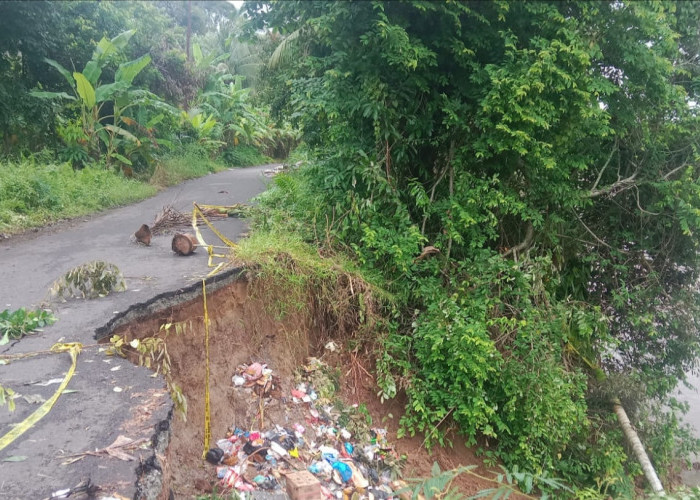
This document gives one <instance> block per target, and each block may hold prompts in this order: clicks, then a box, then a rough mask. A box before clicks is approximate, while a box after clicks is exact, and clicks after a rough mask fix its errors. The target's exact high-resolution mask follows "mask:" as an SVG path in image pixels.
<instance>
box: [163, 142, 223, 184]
mask: <svg viewBox="0 0 700 500" xmlns="http://www.w3.org/2000/svg"><path fill="white" fill-rule="evenodd" d="M225 168H226V167H225V166H224V165H222V164H221V163H220V162H218V161H216V160H212V159H211V158H210V157H209V153H208V152H207V151H206V150H205V149H203V148H201V147H199V146H197V145H187V146H183V147H182V148H180V149H178V150H176V151H174V152H172V153H170V154H168V155H167V156H165V157H163V159H162V160H161V161H159V162H158V164H157V165H156V167H155V170H154V171H153V175H152V176H151V179H150V183H151V184H152V185H154V186H157V187H162V188H164V187H169V186H174V185H176V184H179V183H180V182H182V181H185V180H188V179H195V178H197V177H204V176H205V175H208V174H211V173H214V172H221V171H222V170H224V169H225Z"/></svg>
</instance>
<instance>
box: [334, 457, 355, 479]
mask: <svg viewBox="0 0 700 500" xmlns="http://www.w3.org/2000/svg"><path fill="white" fill-rule="evenodd" d="M333 470H335V471H337V472H338V474H339V475H340V479H342V481H343V482H344V483H347V482H348V481H350V479H352V469H351V468H350V466H349V465H348V464H346V463H345V462H335V463H333ZM335 478H336V476H335V475H334V477H333V479H334V480H335ZM336 482H338V481H336Z"/></svg>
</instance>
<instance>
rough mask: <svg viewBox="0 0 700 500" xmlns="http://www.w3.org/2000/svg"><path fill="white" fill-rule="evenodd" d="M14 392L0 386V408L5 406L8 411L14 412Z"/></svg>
mask: <svg viewBox="0 0 700 500" xmlns="http://www.w3.org/2000/svg"><path fill="white" fill-rule="evenodd" d="M14 395H15V391H13V390H12V389H10V388H9V387H3V386H2V385H0V406H5V405H7V409H8V410H9V411H15V401H14Z"/></svg>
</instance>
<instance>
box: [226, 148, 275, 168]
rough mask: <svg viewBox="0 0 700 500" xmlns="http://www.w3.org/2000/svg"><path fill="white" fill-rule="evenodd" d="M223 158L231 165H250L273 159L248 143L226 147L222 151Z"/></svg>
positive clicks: (262, 163)
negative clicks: (247, 144)
mask: <svg viewBox="0 0 700 500" xmlns="http://www.w3.org/2000/svg"><path fill="white" fill-rule="evenodd" d="M221 160H222V161H223V162H224V164H226V165H227V166H230V167H250V166H253V165H264V164H265V163H272V159H271V158H268V157H267V156H265V155H264V154H262V153H261V152H260V151H258V148H256V147H255V146H246V145H240V146H233V147H228V148H226V149H224V151H223V152H222V153H221Z"/></svg>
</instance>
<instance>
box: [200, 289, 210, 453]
mask: <svg viewBox="0 0 700 500" xmlns="http://www.w3.org/2000/svg"><path fill="white" fill-rule="evenodd" d="M202 297H203V298H204V353H205V354H204V355H205V367H206V372H205V373H206V375H205V376H204V452H202V458H206V456H207V451H208V450H209V441H210V440H211V412H210V409H209V311H207V284H206V280H202Z"/></svg>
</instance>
